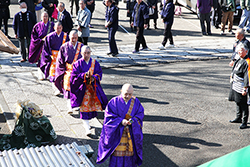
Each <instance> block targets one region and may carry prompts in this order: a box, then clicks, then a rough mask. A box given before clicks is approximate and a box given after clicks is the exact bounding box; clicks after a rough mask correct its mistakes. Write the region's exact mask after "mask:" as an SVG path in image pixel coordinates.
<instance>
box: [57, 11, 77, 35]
mask: <svg viewBox="0 0 250 167" xmlns="http://www.w3.org/2000/svg"><path fill="white" fill-rule="evenodd" d="M58 21H59V22H61V23H62V26H63V32H66V33H69V32H70V31H71V30H72V28H73V21H72V18H71V16H70V14H69V12H68V11H66V9H65V10H64V11H63V12H62V15H61V17H60V18H58Z"/></svg>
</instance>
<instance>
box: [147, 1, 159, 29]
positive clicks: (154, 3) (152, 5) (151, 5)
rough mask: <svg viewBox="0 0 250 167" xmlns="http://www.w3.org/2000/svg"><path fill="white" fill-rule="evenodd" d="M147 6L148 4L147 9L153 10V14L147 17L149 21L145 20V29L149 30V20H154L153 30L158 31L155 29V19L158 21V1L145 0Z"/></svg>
mask: <svg viewBox="0 0 250 167" xmlns="http://www.w3.org/2000/svg"><path fill="white" fill-rule="evenodd" d="M147 4H148V7H149V8H152V9H153V10H154V13H153V14H151V15H149V19H148V20H147V21H148V23H147V24H148V27H147V29H150V28H149V27H150V20H151V19H153V20H154V28H155V29H158V28H157V19H158V6H157V4H158V0H147Z"/></svg>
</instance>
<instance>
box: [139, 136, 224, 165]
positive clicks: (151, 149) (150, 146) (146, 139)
mask: <svg viewBox="0 0 250 167" xmlns="http://www.w3.org/2000/svg"><path fill="white" fill-rule="evenodd" d="M143 143H145V144H143V165H142V166H143V167H149V166H171V167H177V165H176V164H175V163H174V162H173V161H172V160H171V159H169V158H168V157H167V156H166V155H165V154H163V153H162V152H161V151H160V150H159V149H158V148H157V147H156V146H155V144H157V145H162V147H167V146H173V147H177V148H182V149H191V150H197V149H199V147H197V146H194V145H192V144H201V145H205V146H208V147H221V146H222V145H221V144H218V143H212V142H207V141H205V140H201V139H197V138H191V137H177V136H169V135H153V134H143ZM169 154H171V153H170V152H169Z"/></svg>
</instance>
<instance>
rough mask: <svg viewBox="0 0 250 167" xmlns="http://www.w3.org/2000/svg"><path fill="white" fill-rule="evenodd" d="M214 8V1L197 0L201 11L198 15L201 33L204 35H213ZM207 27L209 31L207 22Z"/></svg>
mask: <svg viewBox="0 0 250 167" xmlns="http://www.w3.org/2000/svg"><path fill="white" fill-rule="evenodd" d="M212 6H213V0H197V8H198V9H199V12H198V15H199V18H200V24H201V31H202V34H203V35H207V34H208V35H212V33H211V25H210V12H211V7H212ZM205 21H206V25H207V31H206V27H205V23H204V22H205Z"/></svg>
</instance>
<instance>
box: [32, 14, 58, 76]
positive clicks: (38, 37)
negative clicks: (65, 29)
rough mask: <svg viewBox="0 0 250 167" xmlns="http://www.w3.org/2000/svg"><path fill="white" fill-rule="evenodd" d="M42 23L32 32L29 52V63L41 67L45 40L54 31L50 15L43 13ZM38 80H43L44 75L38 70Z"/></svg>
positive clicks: (35, 26) (37, 24)
mask: <svg viewBox="0 0 250 167" xmlns="http://www.w3.org/2000/svg"><path fill="white" fill-rule="evenodd" d="M41 17H42V21H40V22H38V23H36V24H35V25H34V27H33V30H32V32H31V41H30V48H29V49H30V50H29V62H30V63H37V66H38V67H40V59H41V53H42V49H43V43H44V38H45V37H46V35H48V34H49V33H51V32H53V31H54V23H53V22H50V21H49V15H48V13H47V12H43V13H42V16H41ZM38 79H40V80H43V79H44V74H43V73H42V71H41V70H40V68H39V69H38Z"/></svg>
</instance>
